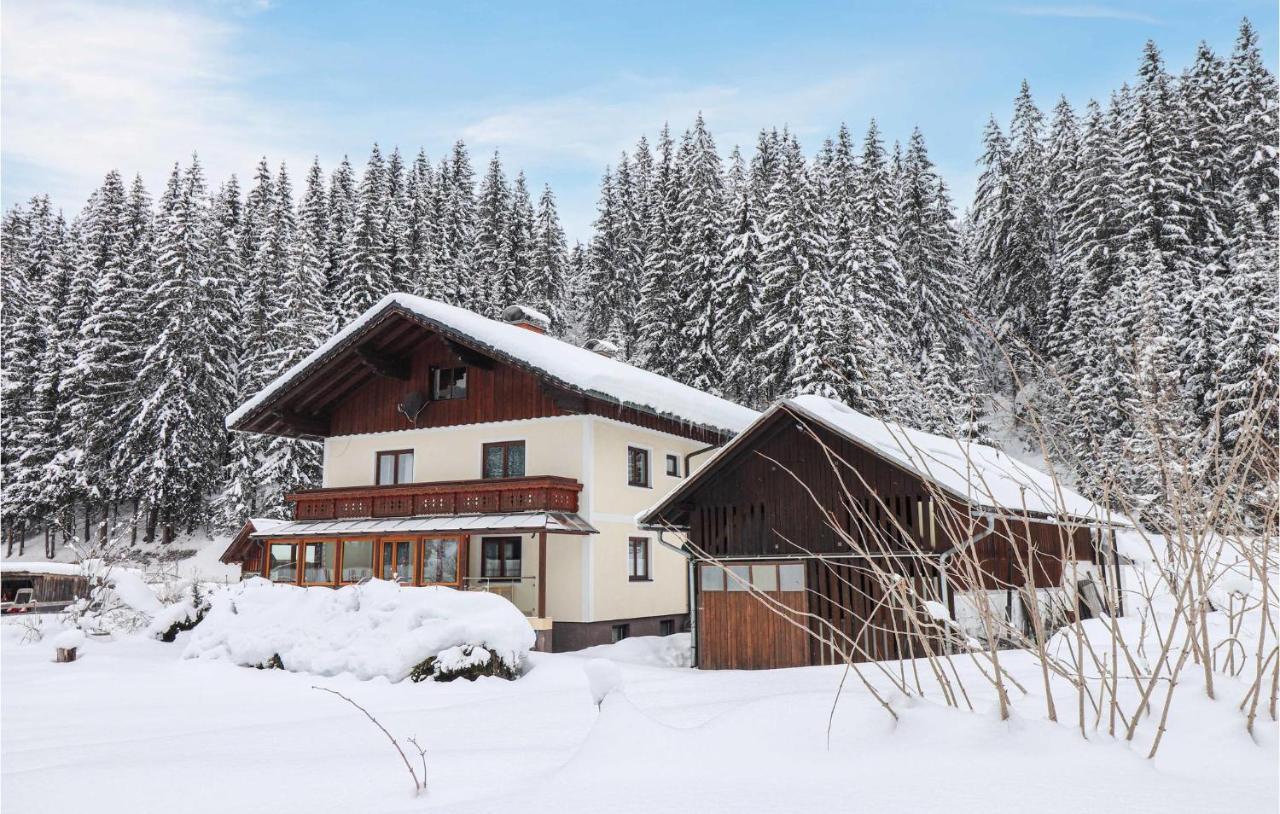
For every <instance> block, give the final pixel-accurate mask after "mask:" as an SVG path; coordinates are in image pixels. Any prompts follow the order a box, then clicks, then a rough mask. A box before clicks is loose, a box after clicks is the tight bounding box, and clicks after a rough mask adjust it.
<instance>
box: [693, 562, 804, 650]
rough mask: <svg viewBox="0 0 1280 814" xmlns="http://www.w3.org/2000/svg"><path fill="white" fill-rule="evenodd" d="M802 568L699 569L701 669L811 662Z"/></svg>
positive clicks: (734, 566)
mask: <svg viewBox="0 0 1280 814" xmlns="http://www.w3.org/2000/svg"><path fill="white" fill-rule="evenodd" d="M804 579H805V576H804V565H803V564H801V563H794V562H778V561H775V562H768V561H762V562H752V563H737V562H735V563H732V564H726V565H725V566H724V567H722V566H719V565H700V566H698V666H699V667H701V668H703V669H705V670H766V669H771V668H775V667H803V666H805V665H807V664H808V663H809V634H808V623H807V622H806V621H805V618H804V616H803V614H804V613H805V612H806V611H807V610H808V599H807V595H806V593H805V582H804Z"/></svg>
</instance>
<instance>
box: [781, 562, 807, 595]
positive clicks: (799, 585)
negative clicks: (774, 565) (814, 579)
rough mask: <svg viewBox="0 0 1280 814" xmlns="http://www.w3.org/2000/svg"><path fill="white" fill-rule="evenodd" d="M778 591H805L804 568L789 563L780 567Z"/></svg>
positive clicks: (797, 564)
mask: <svg viewBox="0 0 1280 814" xmlns="http://www.w3.org/2000/svg"><path fill="white" fill-rule="evenodd" d="M778 590H780V591H803V590H804V566H803V565H800V564H799V563H788V564H787V565H779V566H778Z"/></svg>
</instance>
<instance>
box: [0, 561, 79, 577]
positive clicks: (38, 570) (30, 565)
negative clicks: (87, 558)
mask: <svg viewBox="0 0 1280 814" xmlns="http://www.w3.org/2000/svg"><path fill="white" fill-rule="evenodd" d="M81 573H82V571H81V568H80V564H79V563H74V562H26V561H24V560H6V561H5V562H0V574H58V575H60V576H79V575H80V574H81Z"/></svg>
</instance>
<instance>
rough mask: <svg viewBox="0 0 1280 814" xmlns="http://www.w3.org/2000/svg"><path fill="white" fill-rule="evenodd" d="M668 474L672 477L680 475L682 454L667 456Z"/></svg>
mask: <svg viewBox="0 0 1280 814" xmlns="http://www.w3.org/2000/svg"><path fill="white" fill-rule="evenodd" d="M667 475H668V477H672V478H678V477H680V456H679V455H668V456H667Z"/></svg>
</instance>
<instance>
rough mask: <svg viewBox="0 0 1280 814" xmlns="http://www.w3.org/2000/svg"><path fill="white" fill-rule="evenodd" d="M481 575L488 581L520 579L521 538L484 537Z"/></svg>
mask: <svg viewBox="0 0 1280 814" xmlns="http://www.w3.org/2000/svg"><path fill="white" fill-rule="evenodd" d="M480 575H481V576H482V577H485V578H486V579H519V577H520V538H519V537H482V538H481V539H480Z"/></svg>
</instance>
